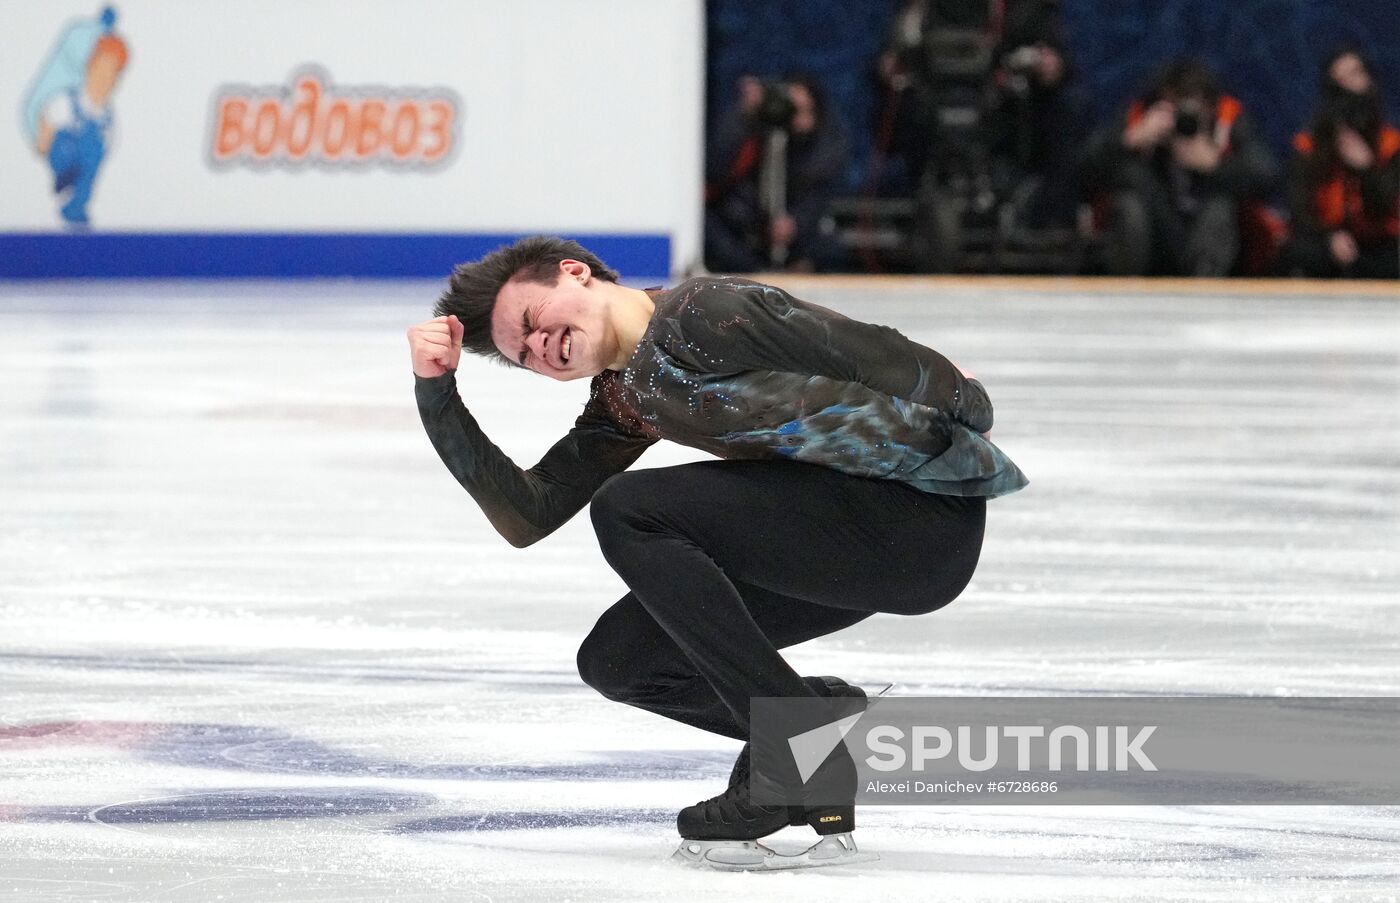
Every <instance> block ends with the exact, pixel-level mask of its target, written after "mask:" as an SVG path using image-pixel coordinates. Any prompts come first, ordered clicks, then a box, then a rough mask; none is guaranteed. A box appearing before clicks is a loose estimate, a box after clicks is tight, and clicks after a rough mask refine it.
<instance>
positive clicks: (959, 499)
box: [416, 277, 1026, 738]
mask: <svg viewBox="0 0 1400 903" xmlns="http://www.w3.org/2000/svg"><path fill="white" fill-rule="evenodd" d="M653 300H654V302H655V311H654V313H653V315H652V318H651V321H650V322H649V324H648V326H647V329H646V331H645V333H644V334H643V336H642V339H641V341H640V342H639V343H638V345H637V347H636V350H635V351H634V352H633V354H632V356H631V358H630V359H629V360H628V362H627V365H626V367H625V368H624V369H623V370H622V371H613V370H604V371H603V372H602V373H601V374H599V375H598V376H596V377H594V379H593V393H592V397H591V398H590V400H589V402H588V404H587V406H586V407H585V409H584V411H583V414H582V415H581V416H580V417H579V418H578V420H577V422H576V423H575V425H574V427H573V429H571V430H570V431H569V433H568V434H567V435H566V436H564V437H563V438H562V439H560V440H559V441H558V442H557V443H555V445H554V446H553V447H551V448H550V450H549V451H548V452H546V454H545V455H544V457H543V458H542V459H541V460H540V462H539V463H538V464H536V465H535V466H534V467H532V468H530V469H529V470H522V469H521V468H519V467H518V466H516V465H515V464H514V463H513V462H512V461H511V460H510V458H508V457H507V456H506V455H505V454H504V453H502V452H501V451H500V449H498V448H497V447H496V446H495V445H494V444H492V443H491V441H490V440H489V439H487V438H486V436H485V435H484V434H483V433H482V432H481V430H480V428H479V427H478V426H477V424H476V421H475V419H474V418H473V417H472V416H471V414H470V413H469V412H468V411H467V410H466V408H465V407H464V406H463V404H462V402H461V400H460V399H459V397H458V395H457V391H456V380H455V373H454V372H453V371H448V372H447V373H445V374H444V375H442V376H440V377H436V378H433V379H426V378H423V377H416V389H417V396H418V404H419V409H420V413H421V415H422V418H423V424H424V426H425V428H426V429H427V431H428V435H429V436H430V437H431V439H432V442H433V445H434V447H435V448H436V449H437V451H438V454H439V455H440V456H441V457H442V460H443V462H444V463H445V464H446V465H447V467H448V469H449V470H451V472H452V474H453V475H454V476H455V477H456V478H457V479H458V481H459V482H461V484H462V485H463V486H464V487H465V488H466V489H467V491H468V492H470V493H471V495H472V496H473V498H474V499H475V500H476V501H477V503H478V504H479V505H480V506H481V508H482V510H483V511H484V512H485V513H486V515H487V517H488V518H489V519H490V521H491V523H492V525H493V526H495V527H496V529H497V530H498V531H499V532H500V533H501V534H502V535H503V536H505V537H506V538H507V539H508V540H509V541H510V542H511V543H512V544H513V545H516V546H524V545H528V544H530V543H532V542H534V541H536V540H538V539H541V538H542V537H544V536H546V535H548V534H549V533H550V532H552V531H553V530H554V529H556V528H557V527H558V526H559V525H561V524H562V523H564V522H565V521H566V520H568V519H569V518H571V517H572V516H573V515H574V514H575V513H577V512H578V511H579V509H581V508H582V507H583V506H584V505H585V504H587V503H588V502H589V501H590V500H591V501H592V515H593V522H594V524H595V527H596V529H597V533H598V538H599V542H600V544H601V547H602V550H603V554H604V556H605V557H606V558H607V560H608V562H609V564H611V565H612V566H613V568H614V569H615V570H616V571H617V572H618V574H619V575H620V576H621V577H622V578H623V580H624V581H625V582H626V583H627V586H628V587H629V588H630V590H631V592H629V593H628V594H627V595H626V596H624V597H623V598H622V599H621V600H620V601H619V602H617V603H616V604H615V605H613V606H612V607H611V608H609V609H608V610H607V611H606V612H604V614H603V615H602V617H601V618H600V619H599V621H598V625H597V626H596V627H595V628H594V630H593V632H592V633H591V634H590V635H589V637H588V639H586V640H585V641H584V643H583V646H582V648H581V649H580V650H579V660H578V664H579V670H580V673H581V675H582V677H583V679H584V680H585V681H586V682H587V683H589V684H590V685H591V686H593V687H595V688H597V689H598V690H599V691H600V692H602V693H604V695H607V696H608V697H609V698H613V699H617V700H620V701H624V702H627V703H630V704H632V705H636V706H639V707H641V708H644V709H648V710H650V711H655V712H657V713H659V714H662V715H666V716H667V717H670V718H674V719H676V720H679V721H683V722H685V723H687V724H693V725H695V726H697V727H701V728H704V729H706V730H710V731H714V732H716V733H720V734H724V735H727V736H731V737H737V738H743V737H746V736H747V735H748V706H749V700H750V699H751V698H753V697H757V696H784V697H786V696H802V695H809V696H810V695H815V693H814V691H813V689H812V687H811V686H810V685H809V684H807V683H804V682H803V681H802V679H801V678H800V677H799V676H798V675H797V674H795V673H794V672H793V671H792V669H791V668H790V667H789V666H788V665H787V663H786V662H785V661H784V660H783V658H782V657H781V656H780V655H779V654H778V652H777V649H778V648H779V647H782V646H786V645H790V644H793V643H797V642H801V641H803V640H807V639H811V638H813V637H817V636H821V635H823V634H826V633H830V632H831V631H834V630H838V629H840V628H842V627H845V626H848V625H850V624H854V623H856V622H857V621H860V620H861V619H863V618H865V617H868V616H869V615H870V614H872V613H874V612H876V611H884V612H893V613H898V614H920V613H924V612H928V611H931V610H933V609H935V608H938V607H940V606H942V605H944V604H946V603H947V602H949V601H951V600H952V599H953V598H954V597H955V596H956V595H957V594H958V593H959V592H960V591H961V590H962V588H963V587H964V586H965V585H966V583H967V581H968V579H969V578H970V577H971V575H972V572H973V569H974V568H975V566H976V563H977V557H978V554H979V552H980V549H981V542H982V528H983V518H984V509H985V501H984V500H985V498H987V497H992V496H997V495H1002V494H1005V493H1009V492H1014V491H1016V490H1017V489H1020V488H1021V487H1022V486H1024V485H1025V484H1026V479H1025V477H1024V476H1023V475H1022V474H1021V472H1020V470H1019V469H1017V467H1016V465H1015V464H1013V463H1012V462H1011V461H1010V459H1008V458H1007V457H1006V456H1005V455H1004V454H1003V453H1002V452H1001V451H1000V450H999V449H998V448H997V447H996V446H994V445H993V444H992V443H991V442H989V441H988V440H987V439H986V438H984V437H983V436H982V435H980V432H985V431H987V430H989V429H990V428H991V426H992V407H991V403H990V401H989V400H988V398H987V395H986V393H985V391H983V389H982V386H981V385H980V384H979V383H978V382H977V381H976V380H969V379H965V378H964V377H963V376H962V375H961V373H960V372H959V371H958V369H957V368H956V367H954V366H953V364H952V363H951V362H949V361H948V360H947V359H946V358H944V357H943V356H942V355H940V354H938V353H937V352H935V351H933V350H931V349H929V348H926V347H924V346H922V345H919V344H917V343H915V342H911V341H909V340H908V339H906V338H905V337H904V336H902V335H901V334H900V333H899V332H897V331H896V330H894V329H891V328H889V327H885V326H876V325H872V324H868V323H863V322H860V321H858V320H853V319H850V318H848V317H844V316H842V315H841V314H839V313H836V312H835V311H831V310H827V309H826V308H823V307H819V306H817V305H814V304H809V303H807V302H803V301H800V300H798V299H796V298H794V297H792V296H791V295H789V294H787V293H786V292H784V291H782V290H781V289H777V288H773V287H771V286H766V285H762V284H759V283H756V282H751V281H748V280H744V279H737V278H732V277H731V278H702V279H693V280H690V281H688V282H685V283H682V284H681V285H679V286H677V287H676V288H674V289H671V290H669V291H665V292H659V293H657V294H656V295H654V296H653ZM662 438H664V439H670V440H672V441H674V442H679V443H681V444H683V445H689V446H693V447H696V448H701V449H704V450H706V451H710V452H713V453H714V454H716V455H719V456H721V457H722V458H727V459H730V460H720V461H702V462H696V463H692V464H683V465H680V466H676V467H665V468H653V469H644V470H639V471H635V472H631V473H623V471H625V470H626V469H627V468H628V467H629V466H630V465H631V464H632V463H633V462H634V461H636V459H637V458H638V457H639V456H640V455H641V454H642V452H643V451H644V450H645V449H646V447H647V446H649V445H650V444H652V443H653V442H655V441H656V440H657V439H662ZM736 459H741V460H736Z"/></svg>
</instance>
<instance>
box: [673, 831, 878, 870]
mask: <svg viewBox="0 0 1400 903" xmlns="http://www.w3.org/2000/svg"><path fill="white" fill-rule="evenodd" d="M671 858H672V859H673V860H676V861H677V862H683V863H685V864H686V865H690V866H694V867H696V868H711V869H719V870H720V871H726V872H766V871H778V870H782V869H812V868H823V867H825V866H829V865H849V864H851V863H855V862H875V861H876V860H878V859H879V858H880V855H879V854H878V853H862V852H861V851H860V850H859V849H858V848H857V847H856V841H855V838H854V837H852V836H851V835H850V834H831V835H829V836H827V837H823V838H822V839H821V840H819V841H817V842H816V843H814V844H813V845H812V846H810V847H808V848H807V849H805V850H802V851H801V852H798V853H780V852H778V851H777V850H775V849H773V848H772V847H768V846H765V845H763V844H761V843H759V842H758V841H756V840H682V841H681V845H680V846H679V847H678V848H677V849H676V852H674V853H672V854H671Z"/></svg>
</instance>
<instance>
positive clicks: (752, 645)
mask: <svg viewBox="0 0 1400 903" xmlns="http://www.w3.org/2000/svg"><path fill="white" fill-rule="evenodd" d="M985 512H986V502H985V500H984V499H981V498H960V497H954V496H941V495H930V494H928V493H924V492H921V491H919V490H917V489H914V488H912V487H910V486H907V485H904V484H902V483H899V482H896V481H894V480H881V479H870V478H865V477H855V476H849V475H847V474H844V473H841V472H839V471H836V470H832V469H830V468H826V467H821V466H817V465H813V464H802V463H796V462H788V461H733V460H720V461H701V462H697V463H693V464H682V465H679V466H676V467H660V468H653V469H648V470H637V471H631V472H626V473H621V474H618V475H616V476H614V477H612V478H610V479H609V480H608V481H607V482H606V483H604V484H603V486H602V487H601V488H600V489H599V490H598V492H597V493H596V494H595V495H594V496H593V502H592V514H593V524H594V527H595V529H596V530H597V534H598V540H599V543H600V544H601V547H602V550H603V555H604V557H606V558H607V561H608V563H609V564H610V565H612V567H613V569H614V570H615V571H617V573H618V574H619V575H620V576H621V577H622V579H623V581H625V582H626V584H627V586H628V587H629V588H630V589H631V592H629V593H628V594H627V595H625V596H623V597H622V599H620V600H619V601H618V602H617V603H616V604H614V605H613V606H612V607H611V608H609V609H608V610H607V611H605V612H604V613H603V615H602V617H600V618H599V619H598V623H597V625H596V626H594V628H593V630H592V632H591V633H589V635H588V638H587V639H585V640H584V641H583V645H582V646H581V647H580V648H579V652H578V668H579V674H580V675H581V676H582V677H583V680H584V682H585V683H587V684H588V685H589V686H591V687H593V688H595V689H596V690H598V692H600V693H602V694H603V695H604V696H606V697H608V698H609V699H614V700H617V701H619V702H625V703H628V704H629V705H633V706H636V707H638V708H642V709H646V710H647V711H651V712H656V713H657V714H659V715H665V716H666V717H668V718H674V719H675V720H677V721H681V722H684V723H685V724H691V725H694V726H696V727H699V728H703V729H704V730H707V731H712V732H714V733H717V734H723V735H724V736H727V737H734V738H737V739H747V738H748V733H749V725H748V714H749V700H750V699H751V698H753V697H761V696H783V697H789V696H814V695H816V694H815V691H814V690H813V689H812V687H811V686H809V685H808V684H807V683H804V682H803V681H802V679H801V678H800V677H799V676H798V675H797V673H796V672H794V671H793V670H792V668H791V667H789V666H788V664H787V662H785V661H784V660H783V658H782V656H781V655H779V654H778V649H780V648H782V647H784V646H790V645H793V644H796V643H800V642H803V641H804V640H809V639H812V638H814V637H819V636H823V635H825V634H828V633H831V632H833V631H836V630H840V629H841V628H843V627H848V626H850V625H851V624H855V623H856V622H858V621H861V620H863V619H865V618H867V617H869V616H870V615H871V614H873V613H875V612H889V613H892V614H901V615H915V614H924V613H926V612H930V611H933V610H934V609H936V608H939V607H941V606H943V605H946V604H947V603H949V602H951V601H952V600H953V599H954V598H955V597H956V596H957V595H958V593H960V592H961V591H962V589H963V587H965V586H966V585H967V582H968V580H969V579H970V578H971V577H972V572H973V569H974V568H975V567H976V566H977V558H978V555H979V554H980V552H981V548H982V529H983V524H984V517H985Z"/></svg>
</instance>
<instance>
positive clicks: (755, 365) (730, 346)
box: [667, 277, 992, 433]
mask: <svg viewBox="0 0 1400 903" xmlns="http://www.w3.org/2000/svg"><path fill="white" fill-rule="evenodd" d="M674 327H675V328H674V331H673V332H672V335H671V339H670V344H671V346H672V347H669V348H668V349H667V350H668V352H670V353H671V354H672V355H673V356H675V357H677V359H679V360H681V361H683V362H685V361H687V360H689V361H690V362H691V363H692V364H693V365H694V366H696V367H699V368H702V369H705V370H710V371H718V372H726V371H730V372H739V371H743V370H775V371H781V372H787V373H802V374H806V375H809V376H825V377H829V378H831V379H840V380H845V381H847V382H858V383H861V384H862V385H865V386H868V387H869V388H871V389H874V390H875V391H877V392H883V393H885V394H886V395H892V396H894V397H896V398H902V399H904V400H905V401H911V402H914V403H916V404H922V405H927V406H928V407H932V408H937V409H939V410H940V411H943V412H944V413H946V414H948V415H949V416H951V417H953V418H954V419H955V420H957V421H959V422H960V423H962V424H964V425H966V426H968V427H971V428H972V429H973V430H975V431H977V432H979V433H985V432H987V431H988V430H990V429H991V428H992V403H991V400H990V399H989V398H988V397H987V393H986V391H985V390H984V389H983V388H982V384H981V383H979V382H978V381H977V380H975V379H970V378H966V377H964V376H963V374H962V373H961V372H960V371H959V370H958V368H957V367H956V366H954V365H953V363H952V362H951V361H949V360H948V359H947V358H946V357H944V356H943V355H941V354H939V353H938V352H937V351H934V350H933V349H932V348H927V347H925V346H923V345H920V344H919V343H918V342H913V341H910V340H909V339H907V338H905V337H904V336H903V335H902V334H901V333H900V332H899V331H898V330H896V329H893V328H891V327H889V326H878V325H876V324H873V323H865V322H862V321H860V320H853V319H851V318H850V317H846V316H844V315H842V314H839V313H837V312H836V311H834V310H829V309H827V308H825V307H822V306H820V305H817V304H812V303H810V302H808V301H803V300H801V299H799V298H794V297H793V296H792V295H790V294H788V293H787V292H785V291H783V290H782V289H779V288H775V287H773V286H769V285H762V284H760V283H757V282H751V281H749V280H747V279H736V278H733V277H729V278H720V279H712V280H707V281H706V282H702V283H697V285H696V286H695V288H694V290H693V293H692V294H691V295H690V297H689V300H688V302H687V303H686V304H685V306H684V308H682V309H681V311H680V312H679V313H678V314H677V317H676V322H675V324H674Z"/></svg>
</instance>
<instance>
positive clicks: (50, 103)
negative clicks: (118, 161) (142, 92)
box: [23, 6, 128, 226]
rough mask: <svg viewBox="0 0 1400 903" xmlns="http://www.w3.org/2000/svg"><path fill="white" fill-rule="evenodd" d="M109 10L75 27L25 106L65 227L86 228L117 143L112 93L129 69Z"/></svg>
mask: <svg viewBox="0 0 1400 903" xmlns="http://www.w3.org/2000/svg"><path fill="white" fill-rule="evenodd" d="M116 22H117V13H116V11H115V10H114V9H112V7H110V6H108V7H105V8H104V9H103V10H102V13H101V15H99V16H98V17H97V18H96V19H80V20H78V21H75V22H73V23H71V24H70V25H69V26H68V27H67V28H66V29H64V31H63V33H62V35H60V36H59V39H58V44H57V46H55V47H54V49H53V52H52V53H51V54H49V58H48V59H47V60H46V61H45V63H44V65H43V67H42V68H40V70H39V75H38V77H37V78H36V79H35V80H34V85H33V87H32V88H30V90H29V94H28V95H27V96H26V97H25V100H24V111H23V117H24V128H25V132H26V134H27V137H28V139H29V144H30V146H31V147H33V148H34V150H35V152H36V153H38V154H39V156H40V157H42V158H43V159H44V160H45V161H47V162H48V165H49V168H50V169H51V170H52V172H53V190H54V194H55V195H57V196H58V200H59V201H61V202H62V204H63V206H62V207H61V208H60V209H59V213H60V214H61V215H62V217H63V220H64V222H65V223H68V224H70V225H73V226H85V225H87V222H88V202H89V201H90V200H91V199H92V187H93V183H94V182H95V181H96V180H97V171H98V169H99V168H101V166H102V161H103V159H104V158H105V157H106V156H107V151H108V150H109V149H110V148H111V141H112V92H113V90H114V89H115V88H116V86H117V79H118V78H119V77H120V75H121V73H122V70H123V69H124V68H126V62H127V57H128V52H127V47H126V42H125V41H124V40H122V39H121V38H120V37H118V36H117V34H116V33H115V32H114V31H113V26H115V25H116Z"/></svg>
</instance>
